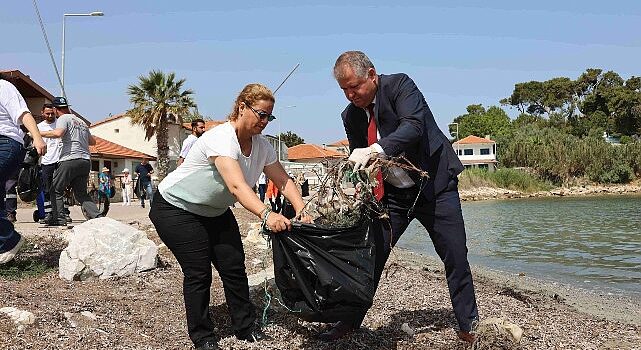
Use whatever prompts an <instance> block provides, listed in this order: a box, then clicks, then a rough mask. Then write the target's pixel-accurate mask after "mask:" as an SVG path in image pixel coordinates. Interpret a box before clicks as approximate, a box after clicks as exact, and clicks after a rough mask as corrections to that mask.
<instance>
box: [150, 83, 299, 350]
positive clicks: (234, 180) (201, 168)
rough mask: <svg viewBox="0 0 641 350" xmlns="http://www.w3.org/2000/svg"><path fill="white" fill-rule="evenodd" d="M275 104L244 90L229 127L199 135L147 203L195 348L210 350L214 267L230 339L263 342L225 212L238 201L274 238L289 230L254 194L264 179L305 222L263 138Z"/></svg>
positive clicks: (262, 92) (255, 88) (235, 234)
mask: <svg viewBox="0 0 641 350" xmlns="http://www.w3.org/2000/svg"><path fill="white" fill-rule="evenodd" d="M274 101H275V100H274V96H273V94H272V92H271V91H270V90H269V89H268V88H266V87H265V86H263V85H260V84H249V85H247V86H245V88H244V89H243V90H242V91H241V92H240V94H239V96H238V97H237V98H236V102H235V103H234V108H233V110H232V113H231V114H230V115H229V121H228V122H227V123H224V124H221V125H219V126H217V127H215V128H213V129H211V130H209V131H207V132H205V133H204V134H203V135H202V136H201V137H200V138H199V139H198V140H197V141H196V142H195V143H194V145H193V146H192V147H191V150H190V151H189V153H188V154H187V157H186V158H185V161H184V162H183V163H182V164H181V166H179V167H178V168H176V170H174V171H173V172H171V173H170V174H169V175H168V176H167V177H166V178H165V179H164V180H163V181H162V182H161V183H160V184H159V185H158V191H157V192H156V195H155V196H154V200H153V202H152V203H153V204H152V206H151V211H150V212H149V217H150V218H151V221H152V222H153V224H154V226H155V227H156V231H157V232H158V235H159V236H160V239H162V241H163V242H164V243H165V244H166V245H167V247H169V249H170V250H171V251H172V253H173V254H174V256H176V259H177V260H178V263H179V264H180V266H181V268H182V271H183V274H184V276H185V278H184V282H183V295H184V298H185V308H186V311H187V329H188V332H189V337H190V338H191V340H192V341H193V342H194V345H195V346H196V348H197V349H210V348H211V349H214V348H216V336H215V335H214V328H215V326H214V324H213V323H212V321H211V319H210V317H209V297H210V287H211V282H212V274H211V264H212V263H213V265H214V267H215V268H216V269H217V270H218V273H219V275H220V278H221V280H222V282H223V288H224V291H225V299H226V301H227V305H228V307H229V311H230V314H231V321H232V329H233V330H234V333H235V335H236V337H237V338H238V339H241V340H247V341H250V342H253V341H257V340H260V339H262V338H264V337H265V335H264V334H263V333H262V332H261V330H260V329H259V328H258V327H256V326H255V319H256V315H255V312H254V306H253V305H252V303H251V301H250V299H249V286H248V284H247V274H246V272H245V254H244V251H243V246H242V242H241V238H240V231H239V229H238V224H237V222H236V219H235V218H234V214H233V213H232V211H231V210H230V209H229V206H231V205H233V204H234V203H235V202H240V204H241V205H242V206H243V207H245V208H246V209H247V210H249V211H250V212H252V213H254V214H255V215H256V216H257V217H258V218H259V219H260V220H262V221H263V223H264V225H265V226H266V228H268V229H269V230H271V231H273V232H279V231H284V230H290V229H291V222H290V220H288V219H287V218H285V217H284V216H282V215H280V214H277V213H273V212H271V208H269V207H266V206H265V205H264V204H263V203H261V201H260V199H259V198H258V197H257V196H256V194H255V193H254V191H253V189H252V187H253V186H254V184H255V183H256V181H257V180H258V178H259V176H260V174H261V172H265V174H266V175H267V176H268V177H269V178H270V179H272V180H273V181H274V182H275V183H276V184H277V185H278V187H279V188H281V189H282V192H283V194H284V195H285V197H286V198H288V199H289V200H290V201H291V203H292V204H293V206H294V209H295V211H296V213H297V216H298V217H300V219H301V221H304V222H311V218H310V217H309V216H308V215H307V214H305V213H304V212H302V210H303V207H304V203H303V200H302V198H301V196H300V193H299V192H298V191H297V189H296V186H295V185H294V183H293V182H292V181H291V179H290V178H289V177H288V176H287V173H286V172H285V170H284V169H283V167H282V166H281V164H280V163H279V162H278V159H277V157H276V151H275V150H274V148H273V147H272V146H271V145H270V143H269V142H268V141H267V139H266V138H265V137H264V136H263V135H261V132H262V131H263V129H264V128H265V127H266V126H267V123H268V122H269V121H271V120H273V119H274V116H273V115H272V114H271V113H272V110H273V108H274Z"/></svg>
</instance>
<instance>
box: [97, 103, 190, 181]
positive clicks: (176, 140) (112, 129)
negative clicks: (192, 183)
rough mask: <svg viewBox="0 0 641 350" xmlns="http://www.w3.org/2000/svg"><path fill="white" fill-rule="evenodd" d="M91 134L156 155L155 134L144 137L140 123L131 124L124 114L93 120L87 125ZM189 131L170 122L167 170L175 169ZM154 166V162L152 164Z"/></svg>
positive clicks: (143, 130)
mask: <svg viewBox="0 0 641 350" xmlns="http://www.w3.org/2000/svg"><path fill="white" fill-rule="evenodd" d="M89 128H90V129H91V134H92V135H95V136H98V137H101V138H103V139H105V140H107V141H111V142H114V143H117V144H119V145H122V146H125V147H126V148H129V149H132V150H135V151H138V152H142V153H145V154H147V155H150V156H152V157H154V158H156V157H158V144H157V142H156V134H154V136H152V137H151V138H150V139H149V140H146V139H145V129H144V128H143V127H142V126H140V125H132V124H131V118H130V117H129V116H127V115H126V114H117V115H114V116H110V117H109V118H107V119H104V120H101V121H98V122H95V123H93V124H91V126H89ZM187 135H189V133H185V131H184V129H183V127H182V125H180V124H178V123H170V124H169V125H168V132H167V145H168V146H169V170H170V171H171V170H173V169H176V161H177V160H178V156H179V155H180V147H181V145H182V142H183V140H184V139H185V138H187ZM152 165H153V166H154V167H155V164H152Z"/></svg>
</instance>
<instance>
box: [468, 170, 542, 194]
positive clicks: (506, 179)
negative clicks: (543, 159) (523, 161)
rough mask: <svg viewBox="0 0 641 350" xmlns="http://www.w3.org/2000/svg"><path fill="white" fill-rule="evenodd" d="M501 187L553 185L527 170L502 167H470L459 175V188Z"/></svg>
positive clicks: (531, 189) (520, 188) (524, 189)
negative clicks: (490, 168)
mask: <svg viewBox="0 0 641 350" xmlns="http://www.w3.org/2000/svg"><path fill="white" fill-rule="evenodd" d="M477 187H500V188H506V189H509V190H514V191H521V192H536V191H542V190H548V189H550V188H551V187H552V186H551V185H550V184H549V183H546V182H544V181H542V180H541V179H539V178H538V177H537V176H536V175H532V174H530V173H528V172H526V171H523V170H519V169H510V168H501V169H497V170H496V171H488V170H485V169H478V168H470V169H465V170H464V171H463V172H462V173H461V175H460V176H459V188H461V189H472V188H477Z"/></svg>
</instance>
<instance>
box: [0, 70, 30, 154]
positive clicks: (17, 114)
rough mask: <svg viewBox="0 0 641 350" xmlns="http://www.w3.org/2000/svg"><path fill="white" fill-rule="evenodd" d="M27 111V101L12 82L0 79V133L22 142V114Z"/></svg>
mask: <svg viewBox="0 0 641 350" xmlns="http://www.w3.org/2000/svg"><path fill="white" fill-rule="evenodd" d="M28 112H29V108H27V103H26V102H25V101H24V98H22V95H20V92H18V89H16V87H15V86H13V84H11V83H10V82H8V81H6V80H2V79H0V135H3V136H7V137H9V138H11V139H12V140H16V141H18V142H20V144H21V145H22V144H24V141H23V137H24V133H23V132H22V130H20V125H22V118H21V117H22V115H23V114H25V113H28Z"/></svg>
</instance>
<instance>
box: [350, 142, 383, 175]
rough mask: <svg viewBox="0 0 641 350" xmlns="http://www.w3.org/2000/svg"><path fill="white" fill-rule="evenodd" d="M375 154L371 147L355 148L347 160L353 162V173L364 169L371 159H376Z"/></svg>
mask: <svg viewBox="0 0 641 350" xmlns="http://www.w3.org/2000/svg"><path fill="white" fill-rule="evenodd" d="M377 153H378V152H376V151H375V150H374V148H373V147H367V148H355V149H354V150H353V151H352V154H350V155H349V158H347V160H349V161H352V162H354V171H358V170H360V169H363V168H365V166H366V165H367V162H369V160H370V159H372V158H373V157H376V154H377Z"/></svg>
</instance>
